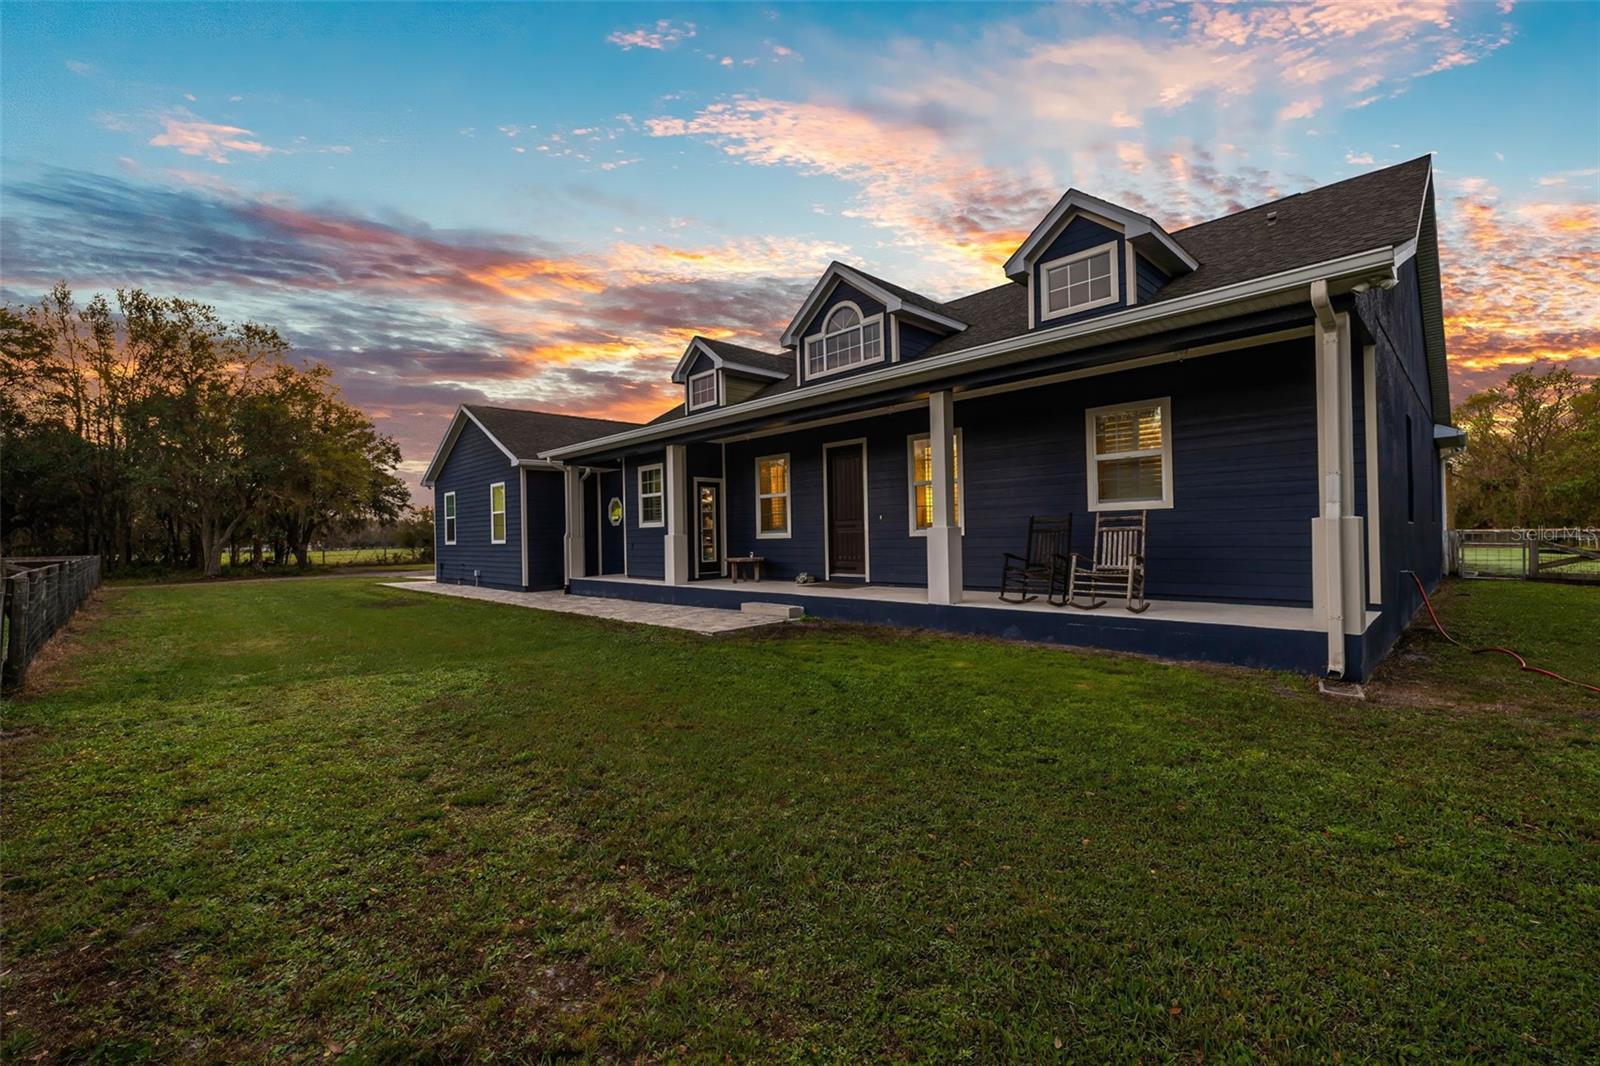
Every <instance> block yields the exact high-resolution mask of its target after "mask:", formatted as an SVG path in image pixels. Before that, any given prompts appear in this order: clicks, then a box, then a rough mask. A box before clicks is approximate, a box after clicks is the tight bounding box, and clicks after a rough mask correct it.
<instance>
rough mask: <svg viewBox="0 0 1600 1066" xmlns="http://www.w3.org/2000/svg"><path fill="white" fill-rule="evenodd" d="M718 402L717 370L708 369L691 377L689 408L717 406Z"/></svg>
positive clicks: (692, 409) (696, 409) (694, 409)
mask: <svg viewBox="0 0 1600 1066" xmlns="http://www.w3.org/2000/svg"><path fill="white" fill-rule="evenodd" d="M716 403H717V372H716V371H715V370H707V371H706V372H705V373H703V374H695V375H693V376H692V377H690V378H689V410H691V411H698V410H699V409H700V408H702V407H715V406H716Z"/></svg>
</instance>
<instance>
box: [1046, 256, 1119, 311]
mask: <svg viewBox="0 0 1600 1066" xmlns="http://www.w3.org/2000/svg"><path fill="white" fill-rule="evenodd" d="M1039 279H1040V282H1041V283H1042V284H1043V286H1044V296H1043V298H1042V299H1041V300H1040V302H1039V316H1040V317H1041V318H1059V317H1060V316H1062V315H1070V314H1076V313H1077V312H1079V311H1087V310H1089V309H1090V308H1092V307H1101V306H1104V305H1105V304H1109V303H1115V302H1116V300H1117V291H1118V290H1117V242H1116V241H1108V242H1106V243H1105V244H1102V245H1099V246H1097V247H1094V248H1090V249H1088V250H1087V251H1082V252H1074V253H1073V254H1071V255H1065V256H1062V257H1061V258H1060V259H1052V260H1050V262H1048V263H1043V264H1041V265H1040V267H1039Z"/></svg>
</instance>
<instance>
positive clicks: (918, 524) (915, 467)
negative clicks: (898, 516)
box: [906, 429, 967, 537]
mask: <svg viewBox="0 0 1600 1066" xmlns="http://www.w3.org/2000/svg"><path fill="white" fill-rule="evenodd" d="M961 455H962V450H961V430H959V429H957V430H956V441H955V465H956V476H955V497H956V498H955V504H956V525H957V526H958V527H959V528H961V529H965V528H966V521H967V516H966V514H965V510H964V508H962V506H961V482H962V480H963V479H962V477H961ZM906 465H907V470H906V479H907V481H908V482H909V483H910V486H911V535H912V536H913V537H925V536H927V535H928V528H929V527H930V526H932V525H933V442H932V439H931V438H930V437H929V436H928V434H926V433H924V434H922V435H921V436H917V435H916V434H913V435H912V436H911V437H910V438H909V439H907V441H906Z"/></svg>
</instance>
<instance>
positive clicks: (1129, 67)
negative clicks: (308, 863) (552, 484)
mask: <svg viewBox="0 0 1600 1066" xmlns="http://www.w3.org/2000/svg"><path fill="white" fill-rule="evenodd" d="M0 18H3V36H0V59H3V68H0V123H3V125H0V227H3V228H0V238H3V242H4V243H3V245H0V286H3V288H4V293H5V296H6V297H7V299H9V300H11V301H12V302H24V301H31V300H33V299H36V298H37V296H38V295H39V293H40V292H42V291H43V289H44V288H46V287H47V286H48V285H49V284H50V283H51V282H52V281H54V280H55V279H57V278H65V279H66V280H67V281H69V282H70V283H71V284H72V285H74V286H75V287H76V288H77V289H78V290H79V291H80V292H82V293H85V294H87V293H88V292H92V291H97V290H109V289H111V288H115V287H119V286H136V285H142V286H145V287H147V288H150V289H152V290H154V291H157V292H161V293H171V294H181V295H189V296H195V297H199V298H203V299H206V300H208V301H210V302H213V303H215V304H216V305H218V307H219V308H220V309H221V310H222V311H223V312H224V313H225V314H228V315H232V316H250V317H254V318H257V319H259V320H262V321H265V322H268V323H271V324H273V325H277V326H279V327H280V328H282V329H283V330H284V331H285V333H286V334H287V335H288V336H289V337H290V338H291V339H292V340H293V342H294V343H295V345H296V347H297V348H298V349H299V350H300V351H301V352H302V353H303V354H305V355H307V356H310V357H314V358H319V359H323V360H325V361H327V362H329V363H330V364H331V365H332V366H334V367H335V369H336V371H337V377H338V380H339V381H340V382H341V384H342V385H343V386H344V387H345V389H346V390H347V392H348V393H349V394H350V395H351V396H352V398H354V399H355V400H356V401H357V402H359V403H361V404H362V405H363V406H365V407H366V408H367V409H368V410H370V411H372V412H373V414H374V415H375V416H376V417H377V418H378V419H379V421H380V424H381V425H382V426H383V428H384V429H385V430H387V431H388V432H390V433H392V434H394V435H395V436H396V437H397V438H399V439H400V441H401V443H402V446H403V448H404V450H405V453H406V459H407V464H408V467H409V468H411V472H412V473H414V472H415V469H416V468H418V467H420V465H421V464H422V463H423V462H424V461H425V460H426V458H427V454H428V452H429V450H430V449H431V446H432V443H433V441H434V439H435V438H436V436H437V434H438V433H439V432H440V429H441V427H442V423H443V420H444V418H445V417H446V415H447V414H448V412H449V410H450V409H452V408H453V406H454V404H455V403H456V402H459V401H462V400H469V401H470V400H488V401H490V402H502V403H516V404H524V405H527V406H537V407H546V408H553V409H566V410H572V411H574V412H582V413H606V414H612V415H616V416H621V417H628V416H635V417H640V418H643V417H648V416H649V415H650V414H652V413H654V412H655V411H657V410H660V409H662V408H664V407H665V406H667V405H669V404H670V403H671V402H672V400H673V398H674V397H673V396H672V394H671V392H670V390H669V388H668V386H667V383H666V377H667V374H668V372H669V370H670V366H671V364H672V362H673V361H675V359H676V357H677V355H678V353H679V352H681V350H682V347H683V344H684V343H685V341H686V340H687V338H688V336H690V335H692V334H694V333H697V332H700V333H708V334H711V335H723V336H730V337H734V338H736V339H740V340H743V341H745V342H748V343H755V344H761V345H765V346H773V345H775V343H776V335H777V333H778V331H779V329H780V328H781V326H782V324H783V323H784V322H785V321H786V320H787V318H788V317H789V314H790V313H792V310H793V308H794V306H795V304H796V303H797V302H798V299H799V298H800V296H801V295H803V293H804V291H805V290H806V288H808V287H809V285H810V283H811V282H812V281H813V280H814V279H815V277H816V275H817V274H818V273H819V272H820V270H821V269H822V267H823V266H825V265H826V263H827V261H828V260H829V259H832V258H841V259H845V260H847V261H851V262H855V263H859V264H860V265H862V266H864V267H865V268H867V269H869V270H871V271H873V272H875V273H879V274H882V275H885V276H887V277H890V278H892V279H895V280H897V281H900V282H901V283H903V284H907V285H911V286H914V287H917V288H919V289H922V290H923V291H926V292H928V293H930V294H932V295H936V296H953V295H957V294H960V293H962V292H969V291H973V290H975V289H978V288H984V287H988V286H990V285H993V284H997V283H999V282H1000V281H1002V280H1003V278H1002V277H1001V275H1000V270H999V263H1000V262H1001V261H1002V260H1003V259H1004V257H1005V254H1006V253H1007V252H1008V251H1009V250H1010V247H1014V245H1015V243H1016V240H1017V238H1018V235H1019V234H1020V233H1023V232H1026V230H1027V229H1028V228H1029V227H1030V226H1031V225H1032V223H1033V222H1034V221H1035V220H1036V219H1037V218H1038V217H1039V215H1040V214H1042V213H1043V211H1044V210H1045V209H1047V208H1048V206H1049V205H1050V203H1051V202H1053V201H1054V199H1055V198H1056V197H1057V196H1059V194H1060V193H1061V192H1062V191H1063V190H1064V189H1066V188H1067V187H1068V186H1073V185H1075V186H1077V187H1080V188H1083V189H1085V190H1087V191H1089V192H1092V193H1095V194H1096V195H1101V196H1105V197H1107V198H1108V199H1113V200H1117V201H1119V202H1123V203H1126V204H1128V205H1129V206H1131V207H1135V208H1137V209H1140V210H1143V211H1146V212H1148V213H1150V214H1152V215H1153V216H1155V217H1156V218H1158V219H1160V220H1162V221H1163V222H1165V223H1166V224H1168V226H1169V228H1177V227H1178V226H1181V225H1183V224H1187V223H1191V222H1194V221H1199V220H1201V219H1204V218H1207V217H1212V216H1214V215H1216V214H1220V213H1224V212H1226V211H1229V210H1233V209H1237V208H1238V207H1242V206H1248V205H1250V204H1253V203H1257V202H1261V201H1263V200H1266V199H1270V198H1272V197H1274V196H1278V195H1286V194H1288V193H1292V192H1296V191H1300V190H1302V189H1305V188H1309V187H1311V186H1313V185H1317V184H1324V183H1327V182H1330V181H1334V180H1338V179H1339V178H1342V177H1348V176H1350V175H1352V174H1355V173H1359V172H1361V171H1362V170H1365V169H1369V168H1371V167H1374V166H1379V165H1382V164H1384V163H1386V162H1398V161H1401V160H1404V159H1409V158H1413V157H1415V156H1418V155H1422V154H1425V153H1430V152H1431V153H1435V166H1436V168H1437V174H1438V182H1439V188H1438V193H1439V204H1440V209H1441V214H1442V218H1443V240H1444V244H1445V268H1446V286H1447V312H1448V314H1449V317H1450V326H1451V334H1450V346H1451V350H1452V355H1453V360H1454V371H1455V375H1456V392H1457V394H1458V395H1460V394H1462V393H1464V391H1465V390H1466V389H1468V388H1470V387H1474V386H1477V385H1481V384H1484V383H1487V382H1489V381H1492V380H1495V379H1496V378H1497V377H1503V376H1504V374H1505V373H1506V372H1507V368H1508V367H1511V366H1515V365H1523V364H1525V363H1527V362H1528V361H1530V360H1540V361H1545V362H1549V361H1555V360H1565V361H1567V362H1568V363H1569V365H1571V366H1573V367H1574V369H1577V370H1580V371H1583V372H1588V373H1593V372H1596V371H1597V370H1600V337H1597V327H1596V322H1597V321H1600V300H1597V293H1600V287H1597V285H1596V283H1594V282H1592V281H1590V280H1588V277H1587V275H1588V272H1589V270H1590V269H1592V264H1593V262H1594V261H1595V257H1596V254H1597V253H1600V247H1597V240H1600V238H1597V234H1596V229H1597V222H1596V219H1597V211H1600V208H1597V202H1600V74H1597V70H1600V62H1597V60H1600V5H1595V4H1515V5H1513V4H1504V3H1502V4H1495V3H1474V4H1463V3H1450V2H1445V0H1428V2H1422V3H1404V4H1394V5H1389V4H1382V5H1380V4H1361V3H1337V4H1293V5H1278V6H1251V5H1238V4H1222V5H1213V4H1200V5H1184V4H1167V3H1141V4H1137V5H1125V6H1114V5H1098V6H1051V7H1039V6H1027V5H1015V6H1012V5H1005V6H1001V5H937V6H935V5H911V4H906V5H892V6H890V5H830V6H795V5H756V4H751V5H715V6H671V5H665V6H664V5H582V6H578V5H573V6H535V5H510V4H506V5H493V6H474V5H450V6H443V7H435V6H404V7H402V6H388V5H376V4H375V5H356V6H344V5H314V6H278V5H248V6H224V5H210V6H200V7H191V6H166V5H126V6H116V5H48V6H36V5H27V4H14V3H8V4H6V5H5V6H4V7H3V9H0ZM1008 245H1009V247H1008ZM1562 264H1570V265H1571V266H1572V267H1573V270H1570V271H1564V270H1562V269H1561V265H1562Z"/></svg>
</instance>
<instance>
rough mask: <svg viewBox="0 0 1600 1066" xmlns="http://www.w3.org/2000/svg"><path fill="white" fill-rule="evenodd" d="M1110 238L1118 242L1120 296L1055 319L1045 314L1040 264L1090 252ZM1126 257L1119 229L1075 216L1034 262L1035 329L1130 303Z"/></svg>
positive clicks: (1112, 309) (1043, 285)
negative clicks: (1046, 316) (1108, 301)
mask: <svg viewBox="0 0 1600 1066" xmlns="http://www.w3.org/2000/svg"><path fill="white" fill-rule="evenodd" d="M1108 241H1116V242H1117V247H1116V250H1115V251H1114V252H1113V255H1114V257H1115V259H1116V264H1117V278H1118V283H1117V299H1116V301H1115V302H1114V303H1108V304H1102V305H1101V306H1099V307H1094V308H1090V309H1089V310H1087V311H1080V312H1078V313H1076V314H1071V315H1057V316H1056V317H1055V318H1050V319H1047V318H1045V317H1044V297H1045V284H1044V271H1042V270H1041V269H1040V267H1041V266H1042V265H1043V264H1045V263H1049V262H1051V261H1053V260H1056V259H1060V258H1061V257H1062V256H1066V255H1072V254H1073V253H1074V252H1083V251H1087V250H1089V249H1090V248H1095V247H1098V246H1099V245H1102V244H1105V243H1106V242H1108ZM1127 269H1128V267H1127V257H1126V252H1125V250H1124V248H1123V237H1122V233H1121V231H1119V230H1114V229H1111V228H1109V227H1107V226H1102V225H1101V224H1100V223H1098V222H1094V221H1091V220H1089V219H1087V218H1083V217H1081V216H1080V217H1078V218H1074V219H1073V220H1072V221H1071V222H1069V223H1067V226H1066V228H1065V229H1063V230H1062V231H1061V232H1060V233H1058V234H1057V235H1056V238H1055V240H1053V241H1051V242H1050V243H1049V244H1048V245H1046V246H1045V249H1044V251H1042V252H1040V253H1039V256H1038V258H1036V259H1035V260H1034V263H1033V278H1034V285H1033V307H1034V316H1033V320H1034V323H1035V328H1037V329H1044V328H1046V327H1051V326H1060V325H1062V324H1064V323H1067V322H1075V321H1077V320H1078V319H1081V318H1092V317H1093V316H1095V315H1103V314H1108V313H1110V312H1112V311H1115V310H1118V309H1119V308H1122V307H1126V306H1127V305H1128V279H1127V278H1126V277H1123V275H1124V274H1126V273H1127Z"/></svg>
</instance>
